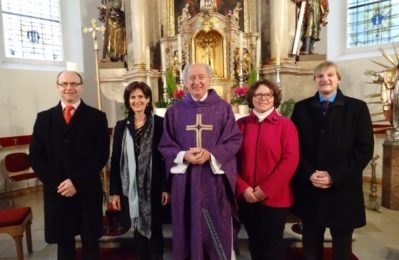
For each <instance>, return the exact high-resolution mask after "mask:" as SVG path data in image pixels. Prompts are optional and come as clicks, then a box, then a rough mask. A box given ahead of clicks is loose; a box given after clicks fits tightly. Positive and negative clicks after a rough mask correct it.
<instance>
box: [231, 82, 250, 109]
mask: <svg viewBox="0 0 399 260" xmlns="http://www.w3.org/2000/svg"><path fill="white" fill-rule="evenodd" d="M247 94H248V86H247V85H244V86H242V87H240V86H237V87H236V88H235V89H234V98H233V100H232V103H234V104H238V105H247V104H248V102H247Z"/></svg>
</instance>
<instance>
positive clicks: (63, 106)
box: [61, 99, 81, 111]
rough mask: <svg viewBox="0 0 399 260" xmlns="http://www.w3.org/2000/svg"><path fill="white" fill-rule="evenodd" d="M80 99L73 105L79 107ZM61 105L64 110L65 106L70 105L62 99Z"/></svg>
mask: <svg viewBox="0 0 399 260" xmlns="http://www.w3.org/2000/svg"><path fill="white" fill-rule="evenodd" d="M80 102H81V101H80V99H79V101H78V102H76V103H75V104H72V106H73V107H74V108H75V110H76V109H78V106H79V105H80ZM61 106H62V110H63V111H64V109H65V107H66V106H68V105H67V104H65V103H64V102H62V101H61Z"/></svg>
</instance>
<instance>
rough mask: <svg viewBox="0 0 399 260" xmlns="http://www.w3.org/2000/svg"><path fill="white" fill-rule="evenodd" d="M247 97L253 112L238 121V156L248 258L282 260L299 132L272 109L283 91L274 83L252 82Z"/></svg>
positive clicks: (242, 215) (238, 194) (240, 197)
mask: <svg viewBox="0 0 399 260" xmlns="http://www.w3.org/2000/svg"><path fill="white" fill-rule="evenodd" d="M247 98H248V104H249V107H250V108H252V109H253V110H252V112H251V114H250V115H249V116H247V117H244V118H241V119H240V120H239V121H238V126H239V128H240V130H241V132H242V134H243V136H244V139H243V143H242V146H241V149H240V152H239V154H238V159H239V160H238V162H239V174H238V178H237V196H238V201H239V213H240V219H241V221H242V223H243V224H244V226H245V229H246V230H247V233H248V236H249V245H250V251H251V257H252V259H254V260H257V259H261V260H267V259H285V245H284V241H283V232H284V225H285V222H286V219H287V216H288V213H289V208H290V206H291V205H292V203H293V195H292V191H291V188H290V180H291V177H292V176H293V174H294V172H295V170H296V167H297V165H298V160H299V158H298V157H299V148H298V134H297V131H296V128H295V126H294V124H293V123H292V122H291V121H290V120H289V119H288V118H285V117H283V116H281V115H279V114H278V113H277V111H276V108H278V106H279V105H280V102H281V91H280V89H279V88H278V87H277V86H276V85H275V84H274V83H273V82H271V81H268V80H261V81H258V82H256V83H254V84H253V85H252V86H251V88H250V90H249V91H248V97H247Z"/></svg>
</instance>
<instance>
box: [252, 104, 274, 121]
mask: <svg viewBox="0 0 399 260" xmlns="http://www.w3.org/2000/svg"><path fill="white" fill-rule="evenodd" d="M273 110H274V107H272V108H271V109H269V110H268V111H266V112H263V113H259V112H256V111H255V110H253V112H254V114H255V116H256V117H257V118H258V119H259V123H260V122H262V121H263V120H265V118H266V117H267V116H268V115H270V114H271V113H272V112H273Z"/></svg>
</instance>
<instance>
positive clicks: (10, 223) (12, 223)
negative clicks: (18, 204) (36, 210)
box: [0, 207, 33, 260]
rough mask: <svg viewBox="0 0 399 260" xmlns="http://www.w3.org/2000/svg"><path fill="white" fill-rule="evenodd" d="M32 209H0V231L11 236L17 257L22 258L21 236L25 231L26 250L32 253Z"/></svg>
mask: <svg viewBox="0 0 399 260" xmlns="http://www.w3.org/2000/svg"><path fill="white" fill-rule="evenodd" d="M32 218H33V217H32V210H31V208H30V207H23V208H11V209H1V210H0V233H7V234H9V235H10V236H12V237H13V239H14V241H15V247H16V251H17V259H18V260H23V259H24V250H23V245H22V238H23V236H24V232H26V243H27V245H28V252H29V253H32V233H31V224H32Z"/></svg>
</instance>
